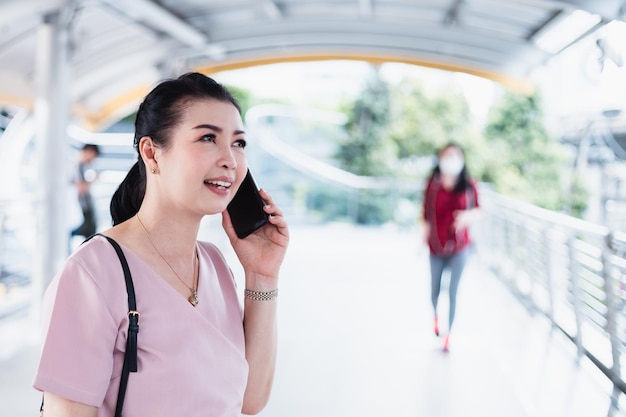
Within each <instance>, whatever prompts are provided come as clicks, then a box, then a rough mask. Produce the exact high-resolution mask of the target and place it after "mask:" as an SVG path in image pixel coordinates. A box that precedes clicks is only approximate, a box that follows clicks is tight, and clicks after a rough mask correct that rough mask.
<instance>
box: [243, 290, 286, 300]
mask: <svg viewBox="0 0 626 417" xmlns="http://www.w3.org/2000/svg"><path fill="white" fill-rule="evenodd" d="M243 295H244V297H246V298H247V299H248V300H254V301H272V300H275V299H277V298H278V288H276V289H275V290H272V291H252V290H248V289H245V290H243Z"/></svg>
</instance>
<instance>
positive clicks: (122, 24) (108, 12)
mask: <svg viewBox="0 0 626 417" xmlns="http://www.w3.org/2000/svg"><path fill="white" fill-rule="evenodd" d="M622 5H623V1H622V0H561V1H555V0H511V1H506V2H504V1H500V0H326V1H324V0H132V1H128V0H8V1H3V2H1V3H0V33H2V36H1V37H0V105H2V104H17V105H21V106H25V107H31V106H32V103H33V100H34V97H35V95H36V92H35V79H36V77H35V72H36V62H37V54H36V51H37V33H38V28H39V27H40V25H41V22H42V21H45V20H46V19H47V18H49V16H50V15H51V14H53V13H55V12H57V11H59V10H61V13H60V14H57V15H56V16H57V18H58V19H61V20H62V25H63V26H64V27H66V28H67V35H68V36H69V45H70V50H69V58H68V60H69V65H70V72H69V73H70V77H71V83H70V85H71V101H72V103H73V113H74V116H78V117H79V118H83V119H84V120H87V121H90V122H91V125H92V126H98V125H101V124H103V123H105V122H106V121H107V120H109V119H111V118H113V117H114V114H115V112H116V111H118V109H120V108H123V107H124V106H125V105H130V104H131V103H132V104H133V105H134V104H135V100H136V99H138V98H140V97H141V96H142V95H143V94H144V93H145V92H146V90H147V89H148V88H149V87H150V85H151V84H152V83H154V82H155V81H156V80H158V79H159V78H162V77H163V76H167V75H171V74H173V73H176V72H180V71H181V70H189V69H194V70H199V71H202V72H205V73H212V72H216V71H219V70H225V69H233V68H239V67H245V66H253V65H257V64H264V63H272V62H285V61H294V60H317V59H363V60H370V61H374V62H389V61H398V62H408V63H414V64H418V65H424V66H431V67H436V68H442V69H447V70H454V71H462V72H467V73H471V74H474V75H479V76H482V77H486V78H490V79H492V80H496V81H498V82H501V83H502V84H504V85H506V86H508V87H509V88H513V89H517V90H519V91H528V89H529V88H531V84H530V81H529V76H530V74H531V72H532V70H533V68H536V67H537V66H540V65H542V64H543V63H544V62H546V60H548V59H549V58H550V57H551V56H553V55H554V54H557V53H558V52H559V51H561V50H562V49H564V48H567V47H568V46H569V45H571V44H573V43H575V42H576V41H577V40H579V39H580V38H581V37H583V36H585V35H587V34H589V33H591V32H593V31H594V30H596V29H598V28H599V27H601V26H602V25H603V24H605V23H607V22H608V21H610V20H613V19H616V18H621V17H622V12H623V10H622ZM579 10H585V11H587V12H589V13H585V14H581V12H580V11H579ZM571 18H578V20H579V21H582V22H584V25H583V26H581V24H582V23H581V24H579V26H578V27H582V30H581V31H579V32H577V33H573V34H569V33H567V34H566V33H565V31H564V29H561V28H560V27H559V25H562V24H565V23H567V22H566V21H570V19H571ZM585 19H586V20H585ZM555 33H557V34H560V35H565V36H560V37H561V38H563V39H556V41H557V42H560V43H555V40H554V36H553V35H554V34H555ZM546 36H552V37H553V40H552V41H551V42H552V44H548V43H547V42H550V40H549V39H547V38H546Z"/></svg>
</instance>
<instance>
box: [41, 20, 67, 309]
mask: <svg viewBox="0 0 626 417" xmlns="http://www.w3.org/2000/svg"><path fill="white" fill-rule="evenodd" d="M66 9H67V8H61V9H58V10H57V11H55V12H52V13H50V14H48V15H46V16H45V17H44V19H43V22H42V23H41V25H40V27H39V33H38V39H37V42H38V43H37V57H36V82H37V100H36V102H35V110H34V114H35V123H36V128H35V129H36V130H35V141H36V152H37V160H38V173H37V177H38V179H39V180H38V182H37V184H38V189H37V190H36V205H37V224H36V228H37V235H36V236H37V238H36V243H35V262H36V263H35V267H34V270H33V290H34V291H33V311H34V312H37V311H38V310H39V305H40V302H41V297H42V295H43V292H44V290H45V288H46V287H47V286H48V284H49V282H50V280H51V279H52V277H53V276H54V274H55V272H56V271H57V269H58V268H59V267H60V265H61V263H62V261H63V260H64V258H65V257H66V256H67V247H68V239H69V237H68V230H67V227H66V223H67V222H66V221H65V212H66V210H65V200H66V187H67V185H66V182H67V178H66V172H67V168H66V163H67V158H66V154H67V146H68V140H67V137H66V131H67V123H68V113H69V93H68V92H69V90H70V89H69V81H68V78H69V77H68V73H69V71H68V68H69V65H68V50H69V33H68V32H69V30H68V19H69V18H68V14H67V10H66Z"/></svg>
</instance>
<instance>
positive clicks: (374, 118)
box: [336, 70, 396, 224]
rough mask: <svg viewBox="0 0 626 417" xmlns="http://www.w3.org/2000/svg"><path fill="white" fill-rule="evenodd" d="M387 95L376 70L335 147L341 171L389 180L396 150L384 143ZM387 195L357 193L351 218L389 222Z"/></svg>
mask: <svg viewBox="0 0 626 417" xmlns="http://www.w3.org/2000/svg"><path fill="white" fill-rule="evenodd" d="M389 101H390V91H389V86H388V85H387V83H386V82H385V81H384V80H383V79H382V78H381V77H380V74H379V72H378V71H377V70H375V71H373V72H372V75H371V77H370V78H369V79H368V80H367V83H366V86H365V88H364V89H363V92H362V93H361V95H360V96H359V97H358V98H357V100H356V101H355V102H354V104H353V106H352V107H351V108H350V109H349V113H348V115H349V116H348V124H347V130H348V136H347V138H346V139H345V140H344V141H343V142H342V143H340V144H339V149H338V151H337V155H336V157H337V159H338V160H339V163H340V166H341V168H342V169H345V170H346V171H349V172H351V173H353V174H356V175H362V176H373V177H381V176H389V175H390V174H391V173H392V172H393V169H392V168H393V166H394V165H395V163H396V156H395V155H396V148H395V144H394V143H393V142H392V141H389V140H386V137H385V136H386V135H385V134H386V130H387V127H388V124H389ZM389 193H390V191H385V192H382V193H372V192H365V191H359V192H357V197H356V200H355V202H354V203H353V207H354V209H352V210H351V211H352V214H353V218H354V220H355V221H356V222H357V223H358V224H378V223H384V222H386V221H389V220H391V218H392V216H393V209H391V208H390V204H389Z"/></svg>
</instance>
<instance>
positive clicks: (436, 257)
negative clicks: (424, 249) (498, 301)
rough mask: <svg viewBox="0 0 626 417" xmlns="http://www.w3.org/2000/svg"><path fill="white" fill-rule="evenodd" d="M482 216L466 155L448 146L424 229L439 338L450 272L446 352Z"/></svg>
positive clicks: (431, 184) (433, 181)
mask: <svg viewBox="0 0 626 417" xmlns="http://www.w3.org/2000/svg"><path fill="white" fill-rule="evenodd" d="M479 215H480V206H479V203H478V191H477V189H476V185H475V183H474V181H473V180H472V179H471V178H470V176H469V173H468V170H467V167H466V166H465V158H464V155H463V151H462V149H461V148H460V147H459V146H458V145H456V144H453V143H450V144H447V145H446V146H444V147H443V148H442V150H441V151H440V152H439V153H438V163H437V165H436V166H435V168H434V169H433V172H432V174H431V176H430V178H429V179H428V183H427V185H426V189H425V192H424V229H425V240H426V242H427V243H428V247H429V249H430V272H431V302H432V305H433V310H434V314H435V319H434V321H435V323H434V328H435V334H436V335H437V336H439V319H438V316H437V304H438V301H439V294H440V292H441V280H442V275H443V271H444V270H449V272H450V283H449V286H448V296H449V299H450V303H449V304H450V312H449V316H448V331H447V333H446V335H445V337H444V344H443V349H444V350H445V351H447V350H448V348H449V343H450V340H449V338H450V329H451V328H452V323H453V321H454V316H455V312H456V295H457V290H458V287H459V282H460V280H461V275H462V273H463V268H464V267H465V263H466V261H467V256H468V251H469V246H470V243H471V240H470V234H469V226H470V224H472V223H473V222H474V221H475V220H476V219H477V218H478V217H479Z"/></svg>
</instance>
